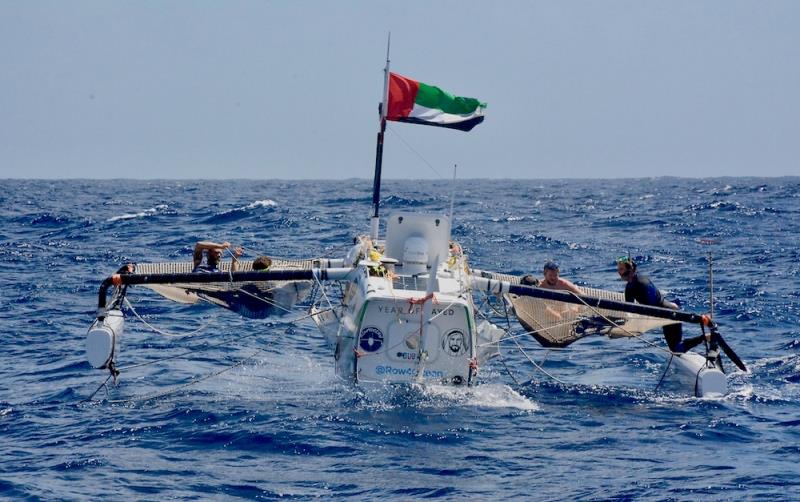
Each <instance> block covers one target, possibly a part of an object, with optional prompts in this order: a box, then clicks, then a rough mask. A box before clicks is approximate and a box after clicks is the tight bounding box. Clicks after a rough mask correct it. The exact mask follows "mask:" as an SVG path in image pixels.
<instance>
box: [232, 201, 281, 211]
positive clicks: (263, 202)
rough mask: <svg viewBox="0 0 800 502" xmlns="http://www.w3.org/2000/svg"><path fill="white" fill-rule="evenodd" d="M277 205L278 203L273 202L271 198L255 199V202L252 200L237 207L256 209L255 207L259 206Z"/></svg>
mask: <svg viewBox="0 0 800 502" xmlns="http://www.w3.org/2000/svg"><path fill="white" fill-rule="evenodd" d="M277 205H278V203H277V202H275V201H274V200H272V199H264V200H257V201H255V202H252V203H250V204H248V205H246V206H243V207H240V208H239V209H256V208H259V207H273V206H277Z"/></svg>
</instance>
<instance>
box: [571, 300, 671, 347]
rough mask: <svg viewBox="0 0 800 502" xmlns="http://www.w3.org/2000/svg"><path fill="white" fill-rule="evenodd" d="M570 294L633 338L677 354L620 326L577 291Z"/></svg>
mask: <svg viewBox="0 0 800 502" xmlns="http://www.w3.org/2000/svg"><path fill="white" fill-rule="evenodd" d="M570 294H571V295H572V296H574V297H575V298H577V299H578V300H580V302H581V303H582V304H583V305H584V306H586V307H588V308H589V309H591V310H592V311H593V312H594V313H595V314H597V315H598V316H599V317H600V318H602V319H603V320H604V321H606V322H608V323H609V324H611V325H612V326H614V327H615V328H619V329H620V330H622V331H623V332H625V333H627V334H628V335H630V336H631V337H633V338H636V339H638V340H640V341H641V342H643V343H645V344H647V345H650V346H651V347H653V348H655V349H658V350H661V351H664V352H666V353H667V354H670V355H675V354H676V353H675V352H672V351H671V350H669V349H665V348H664V347H662V346H661V345H658V344H655V343H653V342H651V341H650V340H647V339H645V338H644V337H643V336H642V335H639V334H636V333H633V332H631V331H628V329H627V328H624V327H623V326H620V325H619V324H617V323H616V322H614V321H613V320H611V319H609V318H608V317H606V316H605V315H603V314H602V313H601V312H600V311H599V310H597V309H596V308H595V307H593V306H591V305H589V304H588V303H586V302H585V301H584V300H583V298H581V297H580V296H579V295H576V294H575V293H573V292H572V291H570Z"/></svg>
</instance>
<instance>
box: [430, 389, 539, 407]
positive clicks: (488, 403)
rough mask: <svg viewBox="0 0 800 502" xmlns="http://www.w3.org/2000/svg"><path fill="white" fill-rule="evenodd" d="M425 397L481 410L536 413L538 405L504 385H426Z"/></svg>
mask: <svg viewBox="0 0 800 502" xmlns="http://www.w3.org/2000/svg"><path fill="white" fill-rule="evenodd" d="M424 393H425V396H426V397H428V398H435V399H442V400H444V401H448V402H452V403H454V404H458V405H461V406H478V407H481V408H512V409H517V410H522V411H538V410H539V405H538V404H536V403H535V402H534V401H531V400H530V399H528V398H527V397H525V396H523V395H522V394H520V393H519V392H517V391H515V390H514V389H512V388H511V387H509V386H508V385H505V384H488V383H487V384H480V385H477V386H475V387H466V388H465V387H453V386H446V385H426V386H425V389H424Z"/></svg>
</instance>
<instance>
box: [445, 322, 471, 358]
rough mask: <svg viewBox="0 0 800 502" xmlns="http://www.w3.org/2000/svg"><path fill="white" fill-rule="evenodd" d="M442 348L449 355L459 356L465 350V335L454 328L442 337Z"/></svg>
mask: <svg viewBox="0 0 800 502" xmlns="http://www.w3.org/2000/svg"><path fill="white" fill-rule="evenodd" d="M442 349H444V351H445V352H446V353H447V354H448V355H450V356H453V357H456V356H460V355H462V354H464V353H465V352H466V351H467V337H466V336H465V335H464V333H463V332H461V331H459V330H457V329H454V330H452V331H450V332H449V333H447V334H446V335H444V336H443V337H442Z"/></svg>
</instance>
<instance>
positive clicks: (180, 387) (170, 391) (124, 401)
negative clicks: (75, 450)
mask: <svg viewBox="0 0 800 502" xmlns="http://www.w3.org/2000/svg"><path fill="white" fill-rule="evenodd" d="M262 351H264V349H263V348H260V349H257V350H256V351H254V352H253V353H252V354H250V355H249V356H247V357H245V358H243V359H240V360H239V361H237V362H235V363H234V364H232V365H230V366H228V367H226V368H223V369H221V370H219V371H215V372H213V373H209V374H208V375H205V376H202V377H198V378H195V379H194V380H191V381H189V382H187V383H185V384H182V385H178V386H175V387H173V388H171V389H168V390H166V391H163V392H157V393H155V394H148V395H145V396H138V397H133V398H130V399H116V400H113V401H108V403H109V404H129V403H134V402H137V401H152V400H154V399H159V398H162V397H166V396H169V395H171V394H175V393H176V392H179V391H181V390H183V389H186V388H188V387H191V386H192V385H196V384H198V383H200V382H204V381H206V380H208V379H210V378H213V377H215V376H219V375H221V374H223V373H226V372H228V371H231V370H232V369H235V368H238V367H239V366H242V365H244V364H245V363H246V362H247V361H249V360H251V359H253V358H254V357H255V356H256V354H258V353H259V352H262Z"/></svg>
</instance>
